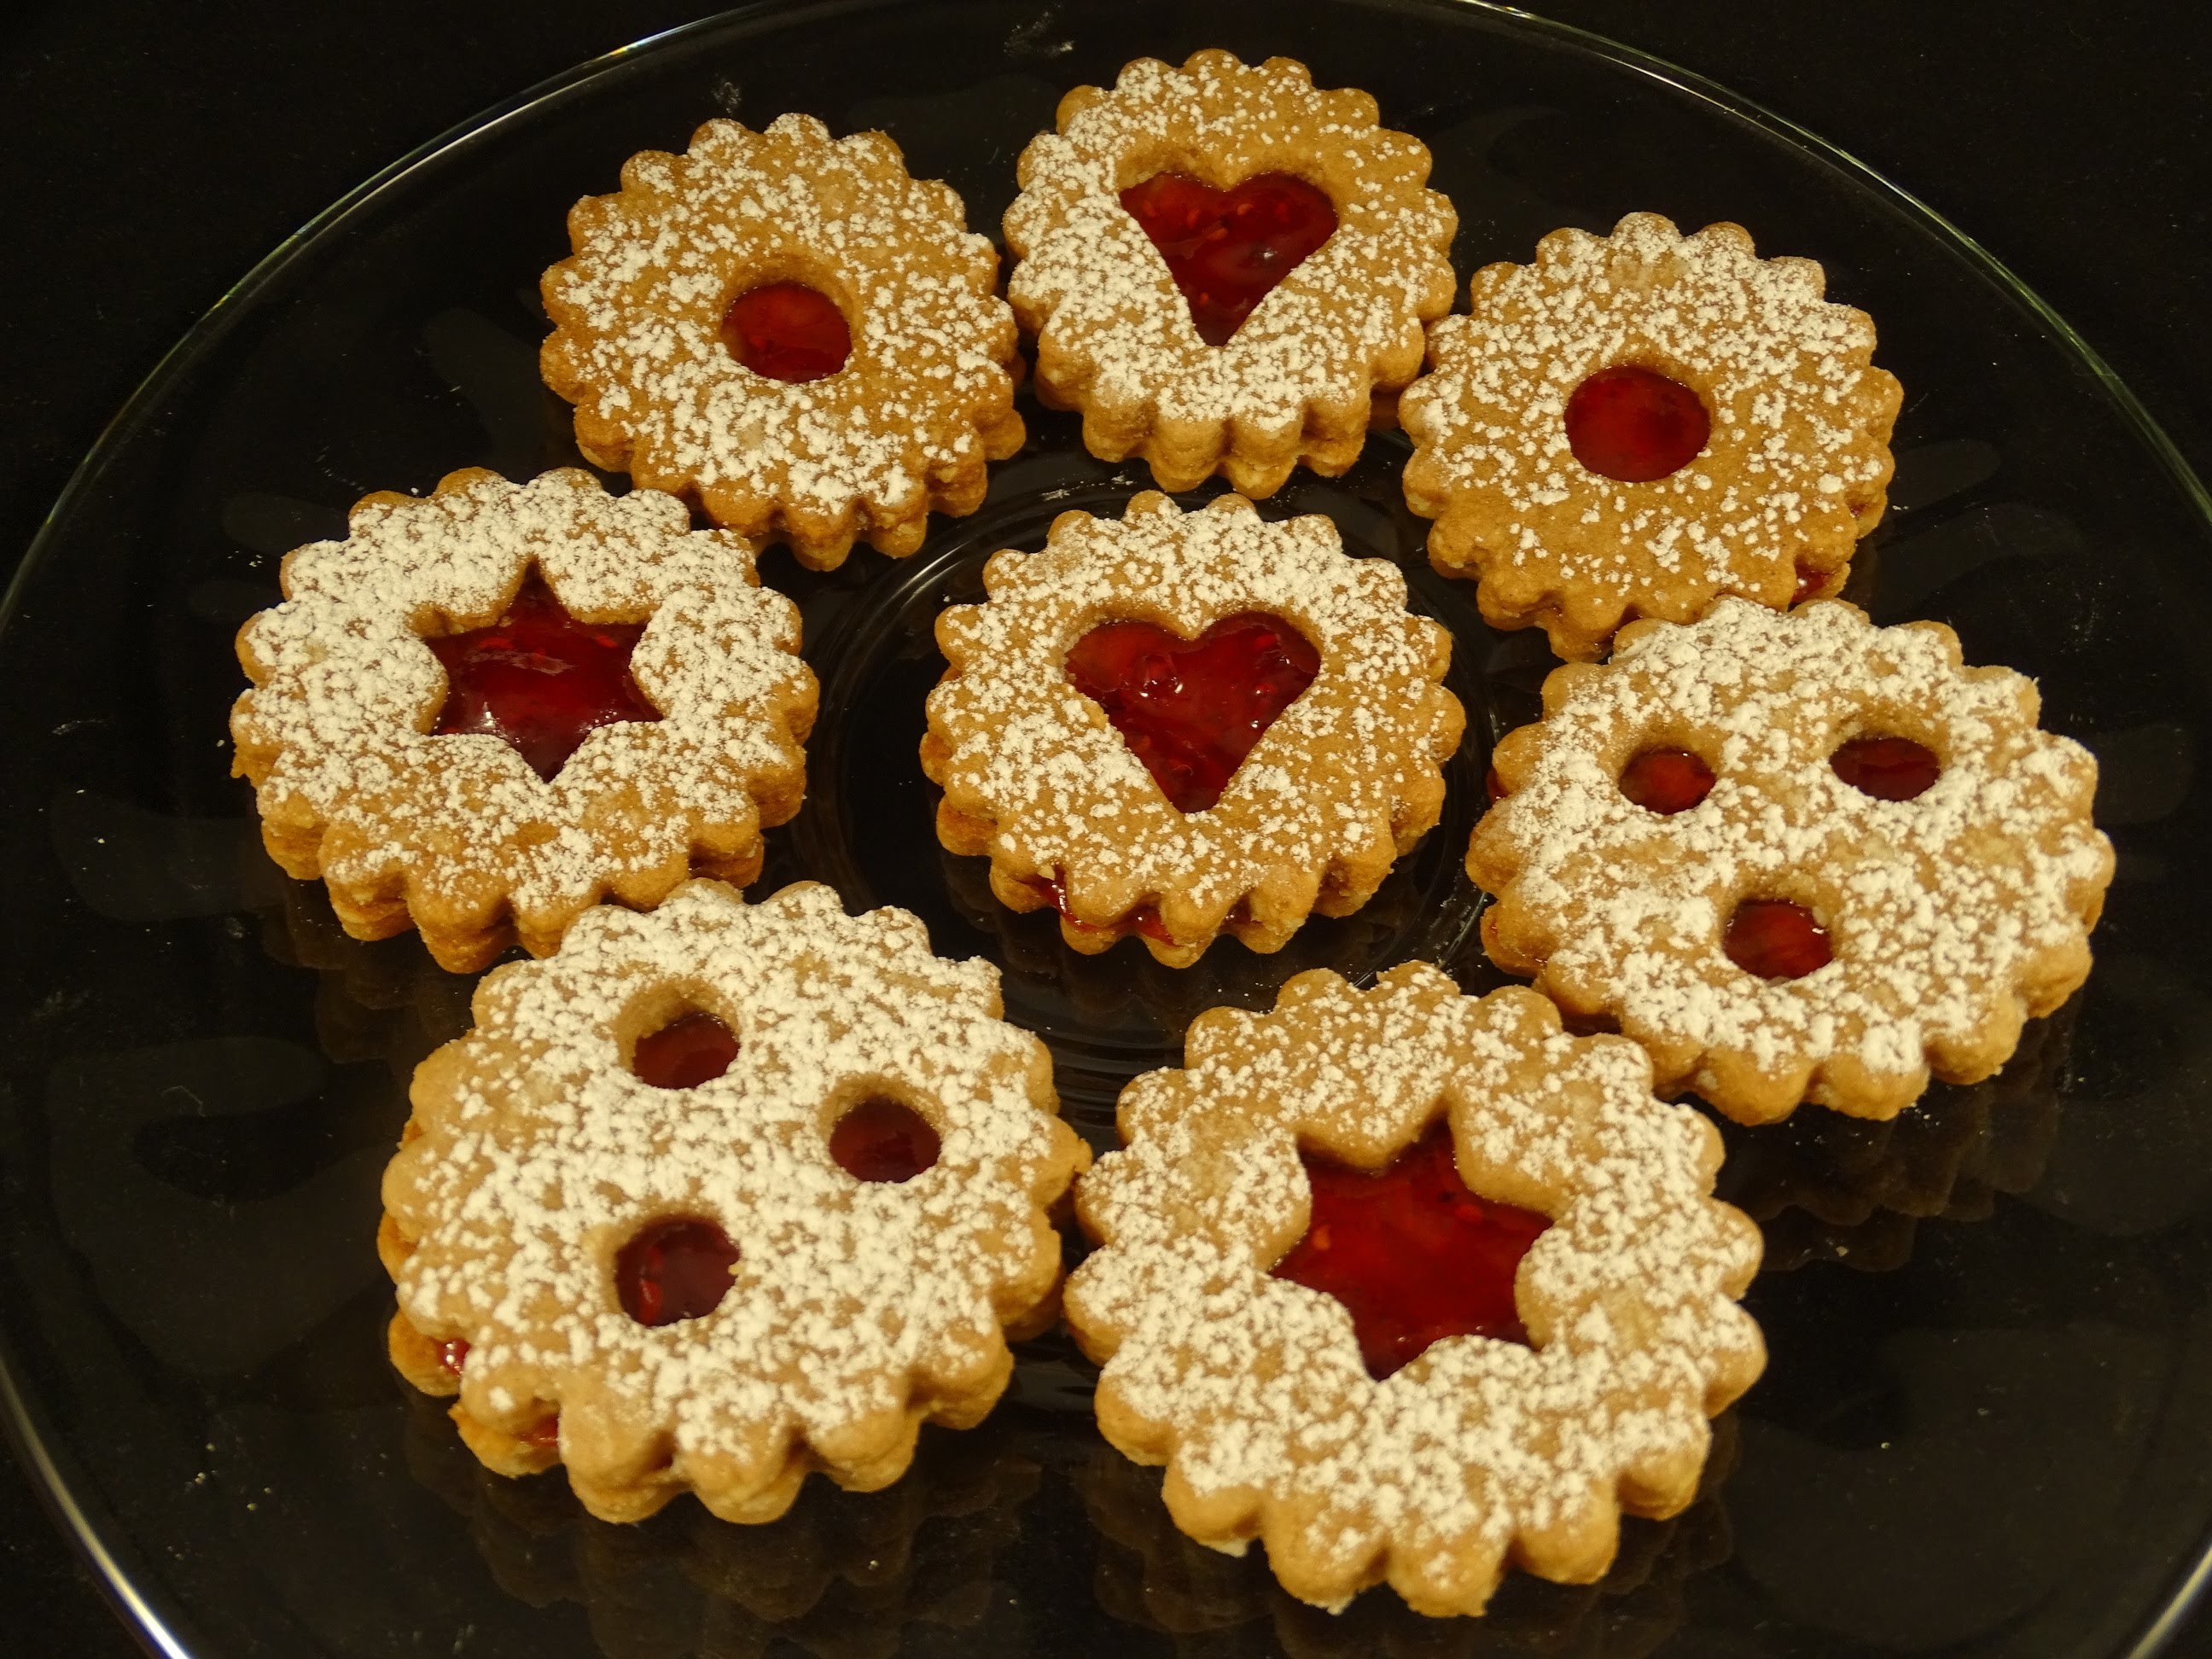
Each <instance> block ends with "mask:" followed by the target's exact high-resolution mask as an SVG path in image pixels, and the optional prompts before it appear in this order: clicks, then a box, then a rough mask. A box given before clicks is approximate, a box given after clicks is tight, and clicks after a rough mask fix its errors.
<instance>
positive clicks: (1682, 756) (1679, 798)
mask: <svg viewBox="0 0 2212 1659" xmlns="http://www.w3.org/2000/svg"><path fill="white" fill-rule="evenodd" d="M1712 787H1713V769H1712V768H1711V767H1710V766H1708V765H1706V764H1705V762H1704V761H1703V760H1701V759H1699V757H1697V756H1695V755H1693V754H1692V753H1691V752H1690V751H1689V750H1686V749H1647V750H1644V752H1643V753H1642V754H1640V755H1638V757H1636V758H1635V759H1634V760H1632V761H1631V762H1629V763H1628V764H1627V765H1626V766H1624V767H1623V768H1621V769H1620V793H1622V794H1624V795H1626V796H1627V797H1628V798H1629V799H1631V800H1632V801H1634V802H1635V803H1636V804H1637V805H1638V806H1641V807H1642V808H1644V811H1647V812H1658V813H1662V814H1664V815H1666V816H1668V817H1672V816H1673V815H1674V814H1675V813H1677V812H1686V811H1689V810H1690V809H1691V808H1692V806H1695V805H1697V804H1698V803H1699V801H1701V800H1703V799H1705V797H1706V795H1707V794H1709V793H1711V790H1712Z"/></svg>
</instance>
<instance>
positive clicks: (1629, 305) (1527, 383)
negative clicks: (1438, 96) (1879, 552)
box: [1400, 213, 1899, 654]
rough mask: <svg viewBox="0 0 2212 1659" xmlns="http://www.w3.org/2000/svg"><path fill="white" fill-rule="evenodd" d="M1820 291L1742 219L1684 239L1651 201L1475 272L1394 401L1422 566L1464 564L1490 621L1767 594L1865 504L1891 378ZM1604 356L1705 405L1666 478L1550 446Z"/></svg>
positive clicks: (1685, 612)
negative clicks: (1609, 223) (1681, 388)
mask: <svg viewBox="0 0 2212 1659" xmlns="http://www.w3.org/2000/svg"><path fill="white" fill-rule="evenodd" d="M1822 286H1823V284H1822V276H1821V272H1820V266H1818V265H1817V264H1814V263H1813V262H1812V261H1810V260H1808V259H1798V258H1778V259H1761V258H1758V257H1757V256H1756V254H1755V252H1753V246H1752V241H1751V238H1750V237H1749V236H1748V235H1747V234H1745V233H1744V231H1743V230H1742V229H1741V228H1740V227H1738V226H1735V225H1730V224H1718V225H1709V226H1707V227H1706V228H1705V229H1703V230H1701V231H1699V232H1698V233H1697V234H1695V235H1692V236H1684V235H1682V234H1680V233H1679V232H1678V231H1677V230H1676V229H1675V228H1674V226H1673V225H1672V224H1671V223H1669V222H1668V221H1667V220H1665V219H1662V218H1661V217H1659V216H1657V215H1656V214H1649V213H1635V214H1630V215H1629V216H1627V217H1626V218H1624V219H1623V220H1621V222H1620V224H1619V225H1618V226H1617V227H1615V228H1614V230H1613V234H1612V235H1611V236H1610V237H1602V238H1601V237H1596V236H1592V235H1589V234H1587V233H1585V232H1583V231H1579V230H1559V231H1554V232H1553V233H1552V234H1550V235H1548V236H1547V237H1545V238H1544V240H1543V241H1542V242H1541V244H1540V245H1539V246H1538V248H1537V256H1536V259H1535V262H1534V264H1528V265H1514V264H1493V265H1490V266H1487V267H1486V268H1485V269H1484V270H1481V271H1480V272H1478V273H1477V274H1476V276H1475V278H1474V284H1473V288H1472V307H1473V308H1472V311H1471V313H1470V314H1468V315H1466V316H1455V317H1449V318H1446V319H1444V320H1443V321H1442V322H1440V323H1438V324H1437V325H1436V326H1435V328H1434V329H1433V330H1431V335H1430V356H1431V364H1432V372H1431V374H1428V375H1426V376H1425V377H1424V378H1423V379H1422V380H1420V381H1419V382H1418V383H1417V384H1416V385H1415V386H1413V387H1412V388H1410V389H1409V390H1408V391H1407V393H1406V396H1405V398H1404V399H1403V401H1402V404H1401V410H1400V414H1401V419H1402V420H1403V421H1404V422H1405V425H1406V429H1407V432H1408V434H1409V435H1412V437H1413V441H1414V443H1415V445H1416V453H1415V457H1414V459H1413V463H1412V464H1411V465H1409V467H1408V468H1407V475H1406V488H1407V499H1408V501H1411V502H1412V504H1413V507H1414V509H1415V510H1416V511H1417V512H1419V513H1425V514H1426V515H1427V516H1429V517H1431V518H1440V519H1441V520H1443V522H1442V523H1440V524H1439V525H1438V526H1437V532H1436V535H1435V538H1433V539H1432V541H1431V551H1432V552H1433V553H1434V555H1435V556H1436V557H1437V562H1438V563H1439V565H1440V566H1442V567H1443V568H1461V567H1469V568H1473V569H1474V570H1475V571H1477V572H1479V574H1480V575H1481V577H1482V579H1483V581H1484V584H1485V588H1486V592H1485V595H1484V605H1485V610H1486V613H1495V614H1494V615H1493V620H1504V619H1507V618H1513V619H1517V620H1518V621H1520V622H1524V623H1525V622H1526V621H1528V620H1529V619H1530V618H1529V617H1528V615H1527V614H1526V613H1528V612H1530V611H1535V610H1537V609H1538V608H1540V607H1551V608H1553V610H1554V611H1565V621H1566V623H1567V624H1568V627H1567V629H1566V631H1568V632H1570V633H1577V634H1583V633H1588V632H1590V631H1591V630H1593V629H1595V630H1596V631H1599V632H1609V631H1610V629H1611V627H1612V625H1613V623H1616V622H1618V620H1619V619H1620V616H1621V613H1622V611H1623V609H1624V608H1627V609H1629V610H1630V611H1632V614H1640V615H1644V616H1656V617H1665V618H1667V619H1668V620H1671V621H1677V622H1682V621H1687V620H1689V619H1690V618H1692V617H1694V616H1696V615H1697V614H1698V612H1699V611H1700V610H1702V609H1703V608H1704V605H1705V603H1706V602H1707V601H1708V600H1710V599H1711V598H1712V596H1713V595H1714V594H1715V593H1719V592H1726V593H1736V594H1741V595H1742V596H1744V597H1747V598H1752V599H1759V600H1761V601H1762V602H1764V603H1765V604H1768V605H1777V606H1779V605H1785V604H1787V603H1788V602H1789V600H1790V594H1791V592H1792V590H1793V589H1794V588H1795V587H1796V583H1797V580H1798V572H1797V569H1796V566H1797V564H1798V563H1799V562H1801V561H1802V562H1803V564H1804V565H1805V567H1806V568H1808V569H1809V570H1814V571H1819V572H1822V573H1826V572H1829V571H1832V570H1835V569H1837V568H1840V567H1841V566H1842V565H1843V564H1844V562H1846V561H1848V560H1849V558H1850V554H1851V550H1852V547H1853V545H1854V544H1855V543H1856V541H1857V538H1859V537H1860V536H1863V535H1864V534H1865V533H1866V532H1867V531H1869V530H1870V529H1871V528H1872V527H1873V526H1874V523H1875V520H1877V519H1878V518H1879V517H1880V516H1881V507H1882V502H1883V495H1884V490H1885V488H1886V486H1887V483H1888V480H1889V476H1890V471H1891V461H1890V456H1889V450H1888V438H1889V429H1890V423H1891V422H1892V420H1893V418H1894V416H1895V414H1896V411H1897V406H1898V401H1899V391H1898V386H1897V382H1896V380H1894V379H1893V378H1892V377H1891V376H1890V375H1889V374H1886V373H1885V372H1884V371H1882V370H1881V369H1878V368H1874V367H1873V366H1872V363H1871V362H1870V356H1871V354H1872V352H1873V349H1874V344H1875V331H1874V325H1873V323H1872V322H1871V321H1870V320H1869V319H1868V318H1867V316H1866V315H1865V313H1863V312H1859V311H1856V310H1853V309H1852V308H1850V307H1847V306H1841V305H1836V304H1833V303H1832V302H1830V301H1826V300H1824V299H1822V297H1821V292H1822ZM1620 363H1632V364H1635V365H1638V366H1639V367H1643V368H1651V369H1655V370H1657V371H1658V372H1660V373H1662V374H1667V375H1669V376H1671V377H1672V378H1674V379H1675V380H1680V382H1681V383H1682V384H1684V385H1686V386H1688V387H1689V388H1690V389H1691V390H1692V391H1693V392H1696V393H1697V394H1698V395H1699V398H1700V399H1701V400H1702V401H1703V402H1704V404H1705V409H1706V410H1707V412H1708V414H1709V415H1710V416H1711V421H1712V433H1711V439H1710V440H1709V441H1708V443H1707V445H1706V447H1705V453H1703V454H1701V455H1700V456H1699V457H1698V458H1697V459H1695V460H1693V461H1692V462H1691V463H1690V464H1689V465H1686V466H1684V467H1682V468H1681V469H1680V470H1679V471H1675V472H1674V473H1671V474H1669V475H1668V476H1667V477H1663V478H1659V479H1656V480H1653V481H1651V482H1649V483H1619V482H1617V481H1615V480H1613V479H1611V478H1607V477H1600V476H1599V475H1597V474H1595V473H1593V472H1590V471H1586V470H1585V469H1584V468H1583V465H1581V463H1580V462H1578V461H1577V459H1575V456H1574V453H1573V450H1572V448H1571V446H1570V444H1569V442H1568V440H1567V431H1566V425H1565V411H1566V404H1567V400H1568V398H1570V397H1571V395H1572V393H1573V392H1574V390H1575V388H1576V387H1577V386H1579V385H1581V384H1582V382H1583V380H1586V379H1588V378H1589V376H1590V375H1591V374H1595V372H1597V371H1598V370H1600V369H1601V368H1608V367H1611V366H1613V365H1615V364H1620ZM1547 625H1550V624H1549V623H1548V622H1547ZM1575 654H1589V653H1587V652H1582V651H1578V652H1577V653H1575Z"/></svg>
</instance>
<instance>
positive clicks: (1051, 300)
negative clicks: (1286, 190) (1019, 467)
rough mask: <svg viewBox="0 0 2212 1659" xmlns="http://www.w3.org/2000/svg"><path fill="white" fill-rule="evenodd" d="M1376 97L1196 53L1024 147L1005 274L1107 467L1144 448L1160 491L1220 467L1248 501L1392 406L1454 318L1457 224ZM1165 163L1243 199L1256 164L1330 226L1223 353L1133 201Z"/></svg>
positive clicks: (1085, 90)
mask: <svg viewBox="0 0 2212 1659" xmlns="http://www.w3.org/2000/svg"><path fill="white" fill-rule="evenodd" d="M1376 115H1377V111H1376V103H1375V100H1374V99H1373V98H1371V97H1370V96H1369V95H1368V94H1365V93H1364V92H1359V91H1355V90H1352V89H1351V88H1340V89H1337V90H1334V91H1327V92H1323V91H1317V90H1316V89H1315V88H1314V85H1313V81H1312V77H1311V76H1310V74H1309V72H1308V71H1307V70H1306V67H1305V65H1304V64H1298V63H1294V62H1292V61H1291V59H1289V58H1269V59H1268V60H1267V62H1266V63H1264V64H1258V65H1256V66H1253V65H1248V64H1243V63H1240V62H1239V61H1238V60H1237V58H1234V57H1232V56H1231V54H1230V53H1228V52H1219V51H1206V52H1197V53H1194V54H1193V56H1192V57H1191V58H1189V60H1188V62H1186V63H1185V64H1183V66H1182V68H1181V69H1174V68H1171V67H1170V66H1169V65H1168V64H1163V63H1159V62H1158V61H1156V60H1154V59H1152V58H1139V60H1137V61H1136V62H1135V63H1133V64H1129V65H1128V66H1127V68H1125V69H1124V70H1122V71H1121V76H1120V78H1119V79H1118V80H1117V81H1116V82H1115V85H1114V88H1113V89H1112V90H1111V91H1110V92H1109V91H1108V90H1106V89H1105V88H1100V87H1078V88H1075V90H1073V92H1070V93H1069V94H1067V95H1066V97H1065V98H1063V99H1062V100H1060V114H1059V121H1058V128H1059V130H1058V131H1056V132H1048V133H1043V134H1041V135H1039V136H1038V137H1036V138H1035V139H1032V140H1031V141H1030V145H1029V147H1028V148H1027V149H1024V151H1023V152H1022V158H1021V163H1020V169H1019V177H1020V180H1021V185H1022V193H1021V194H1020V196H1018V197H1016V198H1015V201H1014V204H1013V205H1012V207H1010V208H1009V209H1007V210H1006V246H1007V247H1008V248H1009V249H1010V250H1011V251H1012V252H1013V253H1014V254H1015V255H1017V256H1018V258H1019V259H1020V261H1021V263H1020V264H1018V265H1017V266H1016V267H1015V268H1014V273H1013V276H1012V279H1011V280H1010V282H1009V283H1008V285H1007V297H1008V298H1009V299H1010V300H1011V301H1012V302H1013V307H1014V311H1015V313H1016V314H1017V315H1018V317H1019V318H1020V319H1021V323H1022V326H1023V327H1024V329H1025V330H1027V331H1030V333H1033V334H1035V335H1036V351H1037V395H1038V397H1039V398H1041V399H1042V401H1043V402H1045V403H1046V404H1048V405H1050V406H1053V407H1056V408H1065V409H1079V410H1082V411H1083V441H1084V443H1085V447H1088V448H1089V449H1090V451H1091V453H1092V454H1094V455H1097V456H1098V457H1100V458H1101V459H1104V460H1109V461H1119V460H1121V459H1124V458H1125V457H1127V456H1129V455H1139V456H1142V457H1143V458H1144V459H1146V461H1147V462H1148V463H1149V464H1150V465H1151V467H1152V477H1153V478H1154V479H1155V481H1157V482H1158V484H1159V486H1160V488H1161V489H1171V490H1185V489H1193V488H1194V487H1195V486H1196V485H1197V484H1198V483H1200V481H1201V480H1203V479H1204V478H1206V477H1208V476H1209V475H1211V474H1212V473H1215V472H1220V473H1223V474H1225V475H1226V476H1227V477H1228V478H1229V481H1230V482H1231V483H1232V484H1234V485H1235V486H1236V487H1237V489H1240V490H1242V491H1243V492H1244V493H1245V494H1246V495H1270V494H1272V493H1273V491H1275V490H1276V489H1279V488H1281V486H1282V483H1283V481H1284V480H1285V478H1287V477H1289V476H1290V474H1291V469H1292V468H1293V467H1295V466H1297V465H1305V466H1308V467H1310V468H1312V469H1313V470H1314V471H1316V472H1322V473H1326V474H1329V475H1331V476H1334V475H1335V474H1337V473H1340V472H1342V471H1344V470H1345V469H1346V467H1348V466H1350V465H1352V462H1353V461H1354V460H1355V459H1358V454H1359V451H1360V447H1361V446H1362V445H1363V444H1364V442H1365V441H1366V437H1367V431H1368V428H1369V426H1370V422H1371V421H1372V419H1373V418H1374V416H1375V414H1376V401H1377V398H1378V397H1379V398H1381V400H1382V403H1383V409H1384V411H1385V412H1386V414H1387V410H1388V407H1389V403H1390V401H1391V398H1392V395H1393V394H1395V392H1396V391H1397V390H1398V389H1399V388H1401V387H1402V386H1405V385H1406V384H1407V382H1409V381H1410V380H1413V376H1414V375H1415V374H1418V373H1419V370H1420V366H1421V355H1422V350H1423V329H1424V327H1425V325H1427V324H1429V323H1431V322H1432V321H1434V320H1435V319H1437V318H1439V317H1441V316H1443V314H1444V313H1445V312H1447V311H1449V309H1450V308H1451V300H1452V289H1453V284H1454V281H1455V278H1454V276H1453V275H1452V270H1451V264H1450V260H1449V251H1450V247H1451V240H1452V236H1453V234H1454V232H1455V230H1456V228H1457V227H1458V219H1457V216H1456V215H1455V213H1454V212H1453V210H1452V206H1451V204H1450V203H1449V202H1448V201H1446V200H1445V199H1444V198H1443V197H1442V196H1439V195H1437V193H1436V192H1435V191H1431V190H1427V189H1425V188H1424V185H1425V183H1426V181H1427V179H1428V176H1429V152H1428V150H1427V149H1425V147H1424V146H1423V145H1422V144H1421V143H1420V142H1419V140H1417V139H1415V138H1413V137H1409V136H1408V135H1407V134H1405V133H1402V132H1393V131H1389V129H1388V128H1385V127H1383V126H1379V125H1376ZM1160 173H1181V174H1183V175H1185V176H1187V177H1189V178H1193V179H1197V180H1199V181H1200V183H1202V184H1205V185H1211V186H1212V187H1213V188H1214V189H1216V190H1230V189H1233V188H1235V187H1236V186H1237V185H1240V184H1243V182H1244V181H1245V180H1246V179H1252V178H1255V177H1258V176H1259V175H1261V174H1262V173H1290V174H1293V175H1295V176H1296V177H1297V178H1300V179H1304V180H1305V181H1306V182H1307V183H1308V184H1310V185H1314V186H1315V187H1316V188H1317V189H1319V190H1320V191H1322V192H1323V193H1324V194H1325V195H1327V196H1328V197H1329V199H1330V201H1331V202H1333V203H1334V204H1335V208H1336V216H1337V224H1336V230H1335V232H1334V234H1333V235H1331V236H1330V237H1329V239H1328V241H1327V242H1325V243H1323V244H1322V246H1321V247H1319V248H1318V249H1316V251H1315V252H1313V253H1311V254H1310V255H1309V256H1308V257H1307V258H1305V259H1304V261H1302V262H1301V263H1300V264H1298V265H1297V266H1296V267H1295V268H1294V269H1292V270H1291V271H1290V273H1289V274H1288V275H1287V276H1285V277H1284V278H1283V280H1282V282H1281V283H1279V285H1278V286H1277V287H1276V288H1275V289H1274V290H1273V292H1272V293H1270V294H1269V295H1267V297H1266V298H1265V299H1263V300H1262V301H1261V302H1260V304H1259V307H1258V308H1257V309H1255V311H1254V312H1253V313H1252V314H1251V316H1250V317H1249V318H1248V319H1246V320H1245V322H1244V325H1243V327H1241V328H1239V329H1238V330H1237V333H1236V334H1235V336H1234V337H1231V339H1230V341H1229V343H1227V344H1226V345H1223V346H1218V347H1217V346H1209V345H1207V344H1206V342H1205V341H1204V340H1202V339H1200V337H1199V334H1198V330H1197V328H1196V327H1195V325H1194V324H1193V323H1192V321H1191V316H1190V307H1189V305H1188V302H1187V301H1185V300H1184V298H1183V296H1182V291H1181V290H1180V289H1177V288H1176V283H1175V279H1174V277H1173V276H1171V275H1170V273H1169V270H1168V265H1167V262H1166V260H1165V259H1164V258H1162V257H1161V254H1160V252H1159V250H1158V248H1156V247H1154V246H1152V240H1151V239H1150V238H1149V237H1148V236H1146V234H1145V230H1144V228H1143V227H1142V226H1141V225H1139V223H1138V222H1137V221H1136V220H1135V219H1133V217H1131V216H1130V215H1129V213H1128V211H1127V210H1126V209H1124V208H1123V207H1122V205H1121V191H1124V190H1126V189H1127V188H1128V187H1129V186H1130V185H1137V184H1141V183H1142V182H1144V181H1145V180H1146V179H1150V178H1152V177H1155V176H1156V175H1158V174H1160Z"/></svg>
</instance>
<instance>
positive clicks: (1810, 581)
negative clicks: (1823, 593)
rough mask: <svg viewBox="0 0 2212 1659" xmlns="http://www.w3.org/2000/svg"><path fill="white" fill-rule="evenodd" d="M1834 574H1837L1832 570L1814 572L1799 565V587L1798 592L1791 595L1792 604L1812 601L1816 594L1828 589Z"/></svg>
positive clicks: (1797, 587)
mask: <svg viewBox="0 0 2212 1659" xmlns="http://www.w3.org/2000/svg"><path fill="white" fill-rule="evenodd" d="M1833 574H1835V573H1834V572H1833V571H1831V570H1813V569H1809V568H1807V567H1806V566H1804V565H1802V564H1801V565H1799V566H1798V567H1797V586H1796V591H1795V592H1792V593H1791V594H1790V604H1792V605H1802V604H1804V603H1805V601H1806V600H1808V599H1811V598H1812V597H1813V596H1814V594H1815V593H1817V592H1820V590H1821V589H1822V588H1824V587H1826V586H1827V585H1828V578H1829V577H1830V576H1832V575H1833Z"/></svg>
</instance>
